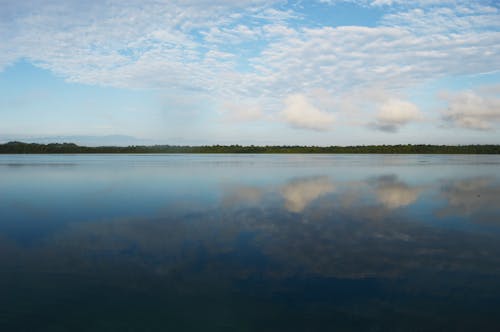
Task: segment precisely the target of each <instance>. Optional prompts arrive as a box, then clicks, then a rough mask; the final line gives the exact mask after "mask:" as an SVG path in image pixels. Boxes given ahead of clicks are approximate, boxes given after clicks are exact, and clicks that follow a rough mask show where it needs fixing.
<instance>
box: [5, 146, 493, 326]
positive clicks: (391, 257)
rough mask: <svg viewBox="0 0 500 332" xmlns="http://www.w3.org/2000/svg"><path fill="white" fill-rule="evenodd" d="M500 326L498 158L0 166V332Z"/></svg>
mask: <svg viewBox="0 0 500 332" xmlns="http://www.w3.org/2000/svg"><path fill="white" fill-rule="evenodd" d="M443 330H449V331H470V330H476V331H500V156H415V155H411V156H392V155H391V156H388V155H333V156H327V155H67V156H61V155H57V156H56V155H18V156H14V155H3V156H0V331H443Z"/></svg>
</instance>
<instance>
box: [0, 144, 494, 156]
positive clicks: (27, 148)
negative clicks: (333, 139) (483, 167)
mask: <svg viewBox="0 0 500 332" xmlns="http://www.w3.org/2000/svg"><path fill="white" fill-rule="evenodd" d="M0 153H2V154H7V153H12V154H23V153H33V154H36V153H392V154H500V145H423V144H422V145H411V144H407V145H359V146H298V145H295V146H254V145H250V146H242V145H210V146H208V145H204V146H180V145H150V146H147V145H130V146H126V147H122V146H97V147H89V146H80V145H76V144H74V143H50V144H37V143H24V142H17V141H14V142H8V143H5V144H0Z"/></svg>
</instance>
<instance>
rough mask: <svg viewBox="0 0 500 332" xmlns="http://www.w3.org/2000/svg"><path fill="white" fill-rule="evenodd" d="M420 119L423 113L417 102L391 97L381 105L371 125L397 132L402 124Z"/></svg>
mask: <svg viewBox="0 0 500 332" xmlns="http://www.w3.org/2000/svg"><path fill="white" fill-rule="evenodd" d="M420 119H422V114H421V113H420V110H419V109H418V107H417V106H416V105H415V104H413V103H410V102H408V101H404V100H399V99H389V100H387V101H385V102H384V103H383V104H382V105H380V107H379V109H378V114H377V117H376V120H375V122H374V123H372V124H371V125H372V126H373V127H374V128H376V129H379V130H382V131H387V132H396V131H398V130H399V128H400V127H401V126H404V125H406V124H408V123H410V122H414V121H418V120H420Z"/></svg>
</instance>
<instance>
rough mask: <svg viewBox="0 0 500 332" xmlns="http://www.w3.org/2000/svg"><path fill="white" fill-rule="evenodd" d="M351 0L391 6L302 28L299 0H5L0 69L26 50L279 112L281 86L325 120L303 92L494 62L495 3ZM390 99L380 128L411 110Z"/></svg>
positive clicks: (401, 80) (303, 118)
mask: <svg viewBox="0 0 500 332" xmlns="http://www.w3.org/2000/svg"><path fill="white" fill-rule="evenodd" d="M352 1H353V2H356V3H358V4H361V5H366V6H370V5H383V6H382V8H384V7H385V6H392V7H391V9H390V10H388V11H387V14H385V15H384V16H383V17H382V19H381V21H380V24H379V25H377V26H374V27H362V26H340V27H332V26H314V27H308V28H306V27H304V26H302V25H301V24H302V21H301V18H300V15H301V13H297V12H292V9H291V8H295V10H297V8H300V6H298V7H292V6H289V8H290V9H283V8H284V7H285V6H283V2H282V1H280V0H277V1H264V0H244V1H229V0H215V1H207V0H197V1H194V0H191V1H157V0H144V1H134V0H128V1H117V0H112V1H108V2H101V1H85V2H81V1H76V0H74V1H62V0H50V1H41V0H31V1H13V0H12V1H3V2H2V11H1V12H0V40H2V43H1V44H0V70H1V69H2V68H5V66H7V65H9V64H11V63H14V62H15V61H16V60H19V59H26V60H27V61H30V62H32V63H35V64H36V65H37V66H40V67H43V68H46V69H49V70H51V71H52V72H53V73H55V74H57V75H58V76H61V77H63V78H65V79H67V80H68V81H72V82H79V83H85V84H94V85H105V86H114V87H122V88H141V89H142V88H153V89H164V90H169V91H184V92H190V93H196V94H197V95H198V96H209V97H207V98H210V99H213V100H215V101H216V102H215V103H216V104H219V105H220V104H223V103H224V102H225V101H227V100H242V99H243V100H248V99H254V98H259V99H260V100H265V105H266V106H265V107H263V108H262V112H263V113H277V112H279V110H280V106H279V105H280V102H281V101H282V99H283V98H285V100H286V107H285V110H284V111H283V113H282V115H283V117H284V119H285V121H287V122H288V123H290V124H291V125H293V126H295V127H299V128H308V129H313V130H326V129H328V128H330V126H331V124H332V123H333V115H332V114H330V113H328V112H325V111H326V110H328V111H329V110H331V108H330V107H324V105H323V104H324V103H322V102H321V101H320V100H315V99H313V100H314V103H313V102H311V101H310V100H308V99H307V98H306V97H305V96H309V97H311V96H312V95H313V94H314V93H313V91H318V90H321V89H322V90H324V91H325V94H326V95H330V96H337V97H338V98H340V97H339V96H341V98H342V99H343V100H347V102H340V103H339V105H340V106H341V107H342V104H354V103H357V101H356V102H349V101H348V100H349V99H354V98H356V94H357V92H356V91H359V90H361V89H365V90H368V89H370V88H372V87H377V89H380V90H383V91H390V92H391V93H392V94H391V95H390V96H388V97H390V98H396V99H397V98H399V97H398V96H400V95H401V94H402V93H401V92H402V91H404V90H407V89H410V88H412V87H415V86H417V85H419V84H425V83H426V82H429V81H431V80H434V79H439V78H442V77H445V76H449V75H466V74H477V73H484V72H488V71H492V70H493V71H494V70H498V69H500V32H499V29H500V13H499V10H498V8H497V7H495V6H493V5H488V4H487V3H485V2H482V1H479V2H470V1H462V0H453V1H452V0H449V1H437V0H421V1H415V2H408V1H402V0H392V1H388V0H382V1H381V0H352ZM322 2H329V3H332V4H334V3H336V2H338V1H335V0H331V1H326V0H323V1H322ZM297 91H300V92H302V93H303V95H302V96H297V95H293V93H295V92H297ZM291 94H292V95H291ZM286 96H289V97H288V98H286ZM332 99H334V98H332ZM371 101H372V100H367V101H366V102H367V103H369V102H371ZM375 102H378V101H377V100H375ZM328 103H330V102H328ZM330 104H332V103H330ZM486 104H487V105H489V104H488V102H486ZM294 105H300V107H299V106H294ZM389 106H391V105H388V106H387V105H386V106H384V107H385V108H390V107H389ZM393 106H394V105H393ZM399 106H401V107H400V109H402V110H400V111H384V110H383V109H381V110H379V112H380V113H379V115H378V117H377V118H376V119H375V120H374V121H375V122H376V123H377V124H378V125H379V127H380V128H381V129H384V128H386V129H390V130H395V129H397V128H399V127H401V126H403V125H404V124H406V123H409V122H411V121H414V120H415V119H417V116H416V114H415V111H414V110H413V111H412V107H411V106H409V105H407V104H406V105H403V104H400V105H399ZM453 109H455V110H457V109H458V108H457V107H454V108H453ZM335 110H336V111H342V109H335ZM250 113H254V114H257V112H250ZM345 113H347V112H344V113H343V114H345ZM396 113H398V114H396ZM469 113H470V112H468V111H467V112H463V111H460V110H458V111H453V112H451V114H450V115H449V116H450V117H449V119H455V120H453V121H452V122H453V123H455V124H457V125H460V126H465V127H476V128H480V127H485V123H484V119H486V117H485V116H479V117H478V116H474V117H473V118H470V114H469ZM490 113H491V112H490ZM337 114H340V113H337ZM457 114H458V115H457ZM461 114H466V115H467V117H464V116H462V115H461ZM461 116H462V117H461ZM454 117H455V118H454ZM489 118H491V116H489ZM493 119H496V118H495V117H494V116H493ZM450 121H451V120H450ZM495 121H496V120H495Z"/></svg>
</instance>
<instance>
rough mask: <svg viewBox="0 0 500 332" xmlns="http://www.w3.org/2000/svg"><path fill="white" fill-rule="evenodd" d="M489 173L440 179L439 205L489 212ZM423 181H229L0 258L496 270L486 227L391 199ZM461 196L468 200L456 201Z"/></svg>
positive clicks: (407, 195)
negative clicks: (173, 207)
mask: <svg viewBox="0 0 500 332" xmlns="http://www.w3.org/2000/svg"><path fill="white" fill-rule="evenodd" d="M493 180H494V179H487V178H473V179H467V180H463V181H455V182H452V181H448V182H446V181H444V182H442V191H441V195H442V196H443V197H444V198H445V199H447V200H448V203H449V205H448V208H446V209H443V210H442V211H444V212H443V213H445V212H446V213H452V212H453V213H465V214H467V215H468V216H469V217H470V218H472V220H474V219H473V217H474V215H475V214H476V213H479V215H480V216H484V215H485V214H484V210H485V209H487V210H488V211H489V212H490V214H489V215H490V216H495V215H496V216H497V217H498V213H499V209H498V204H497V205H493V206H490V205H491V204H492V202H495V201H497V202H498V198H499V197H500V186H499V185H498V183H495V182H494V181H493ZM425 189H426V188H423V187H416V186H410V185H408V184H406V183H404V182H402V181H400V180H399V179H398V178H397V177H395V176H383V177H378V178H372V179H369V180H368V181H366V182H357V183H352V184H349V183H347V184H342V183H336V184H334V183H333V182H332V181H331V179H330V178H329V177H327V176H319V177H308V178H298V179H294V180H292V181H290V182H288V183H287V184H285V185H283V186H282V187H279V188H275V189H272V190H267V189H264V188H258V187H240V188H231V189H229V190H228V191H227V195H226V196H225V197H223V198H222V201H221V204H220V205H219V206H217V207H215V208H210V209H205V210H199V211H195V212H193V211H190V210H189V208H188V209H187V211H185V212H183V211H169V212H168V214H166V215H165V216H163V217H158V218H156V219H148V220H145V219H121V220H109V221H98V222H89V223H78V224H75V225H73V226H71V227H69V228H68V229H67V230H65V231H64V232H60V233H59V234H56V235H55V236H54V237H52V238H50V239H47V241H46V242H45V244H44V245H43V246H40V247H37V248H36V250H33V251H31V252H30V251H27V250H21V248H16V247H15V244H13V243H11V244H10V245H8V246H7V244H4V246H7V247H6V248H2V251H3V252H8V251H9V252H12V256H10V257H11V258H8V257H3V258H2V260H4V259H5V260H10V259H13V260H15V259H14V258H12V257H19V259H22V260H23V259H27V260H29V261H30V263H29V264H27V265H31V266H39V267H40V268H42V266H43V267H44V268H48V269H50V267H48V265H50V264H52V268H53V269H56V270H57V269H61V270H67V269H71V268H74V269H77V270H81V269H84V270H86V269H94V270H95V269H99V268H103V269H109V268H110V266H115V267H120V266H128V267H130V266H135V267H137V268H138V267H140V268H141V269H145V271H150V272H151V271H153V272H154V273H155V274H159V275H172V273H178V272H179V271H184V270H192V269H193V267H194V266H197V269H201V270H199V272H200V271H201V272H200V273H202V274H204V275H207V274H210V275H226V276H227V275H232V276H233V277H234V276H235V275H236V276H240V277H247V276H250V275H253V274H259V275H260V274H264V275H266V276H268V277H274V278H280V277H287V276H291V275H297V274H304V273H305V274H312V275H320V276H325V277H346V278H360V277H365V276H385V277H388V276H396V275H401V274H405V273H410V272H412V271H418V270H420V269H434V270H437V271H469V272H476V273H479V272H480V273H486V274H495V275H497V274H499V273H500V246H498V236H497V235H496V234H483V233H473V232H465V231H458V230H453V229H443V228H438V227H432V226H430V225H429V224H424V223H419V222H418V220H416V219H415V218H414V217H413V216H412V215H411V214H409V213H407V212H408V211H406V210H405V209H401V208H403V207H405V206H408V205H411V204H414V203H415V202H417V200H418V198H419V194H420V193H422V192H423V191H424V190H425ZM476 193H480V195H481V198H483V197H484V202H483V203H479V202H480V200H481V198H478V197H477V194H476ZM370 195H372V196H374V199H369V198H367V197H369V196H370ZM344 196H350V198H349V199H343V198H344ZM471 196H474V197H472V198H474V199H477V200H478V201H477V202H475V203H473V204H470V203H466V202H467V201H468V200H470V199H471ZM280 197H281V199H280ZM361 201H363V202H364V203H360V202H361ZM486 215H488V214H486ZM245 234H246V235H245ZM242 236H243V238H242ZM245 236H246V237H245ZM243 239H246V240H243ZM242 241H243V242H244V243H246V244H245V246H243V247H242V244H241V243H242ZM4 243H7V242H4ZM7 249H8V250H7ZM246 255H247V256H248V257H254V256H255V255H256V256H255V257H261V258H260V259H261V260H263V261H266V262H268V263H266V264H264V265H262V264H259V263H258V262H257V261H255V262H253V261H252V260H251V259H250V258H248V257H247V256H246ZM245 257H247V258H245ZM110 262H112V264H110ZM47 264H48V265H47Z"/></svg>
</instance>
